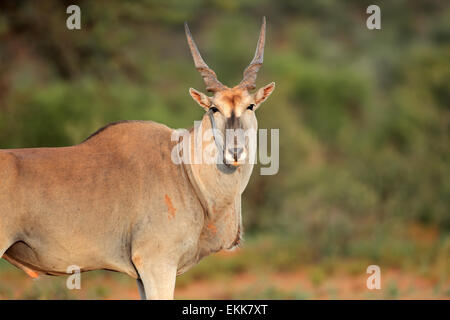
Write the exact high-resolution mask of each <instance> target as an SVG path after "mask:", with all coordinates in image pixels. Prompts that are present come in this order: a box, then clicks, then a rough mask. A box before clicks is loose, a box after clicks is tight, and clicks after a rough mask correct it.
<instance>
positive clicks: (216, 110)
mask: <svg viewBox="0 0 450 320" xmlns="http://www.w3.org/2000/svg"><path fill="white" fill-rule="evenodd" d="M211 111H212V113H216V112H218V111H219V109H217V108H216V107H211Z"/></svg>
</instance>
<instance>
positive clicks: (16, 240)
mask: <svg viewBox="0 0 450 320" xmlns="http://www.w3.org/2000/svg"><path fill="white" fill-rule="evenodd" d="M264 28H265V22H264ZM186 30H187V31H188V29H186ZM260 38H261V37H260ZM259 43H260V42H259ZM190 46H191V49H192V48H194V43H193V40H192V39H191V40H190ZM259 47H261V45H259ZM194 49H195V48H194ZM193 56H194V59H196V65H198V66H199V67H198V68H199V69H200V70H201V72H202V74H203V75H204V76H205V77H206V78H205V79H206V80H205V81H206V82H207V84H209V88H210V89H211V88H213V89H214V96H213V97H208V96H206V95H205V94H203V93H201V92H199V91H197V90H194V89H191V90H190V94H191V96H192V97H193V98H194V100H195V101H197V102H198V103H199V104H200V105H201V106H202V107H203V108H205V109H208V108H210V107H211V106H213V105H214V106H215V107H217V108H218V109H220V112H216V114H215V115H214V119H216V122H217V124H218V127H219V129H220V130H224V128H225V127H226V125H225V123H226V122H227V121H228V122H230V117H232V116H233V117H234V118H233V117H232V118H233V119H235V120H236V123H239V124H241V125H242V127H243V128H244V129H256V128H257V121H256V117H255V114H254V111H252V110H248V109H247V108H248V106H249V105H250V104H255V109H256V108H257V107H258V106H259V104H260V103H262V102H263V101H264V100H265V99H266V98H267V97H268V96H269V95H270V93H271V92H272V91H273V88H274V84H273V83H272V84H269V85H268V86H266V87H264V88H262V89H260V90H258V91H257V92H256V93H255V94H251V93H249V91H248V84H249V83H250V82H251V81H250V80H252V79H253V80H254V78H255V71H254V67H252V68H253V69H252V70H250V71H248V72H247V74H248V79H246V81H245V84H246V86H242V85H240V86H236V87H234V88H231V89H230V88H227V87H225V86H223V85H222V84H221V83H220V82H218V81H217V79H215V78H214V77H215V73H214V72H213V71H212V70H209V69H208V70H206V69H205V67H204V65H206V64H204V61H203V60H201V57H200V56H199V53H198V52H194V53H193ZM199 57H200V58H199ZM255 57H256V55H255ZM258 59H259V58H258ZM258 59H256V60H255V59H254V61H256V62H258V61H260V60H258ZM256 62H255V63H256ZM258 69H259V66H258ZM205 70H206V71H205ZM249 79H250V80H249ZM201 127H202V128H203V129H206V130H207V129H211V121H210V119H209V117H208V115H207V114H205V115H204V116H203V118H202V121H201ZM173 133H174V131H173V129H170V128H168V127H166V126H164V125H162V124H158V123H154V122H148V121H125V122H121V123H115V124H110V125H108V126H106V127H104V128H102V129H100V130H98V131H97V132H96V133H94V134H93V135H91V136H90V137H89V138H88V139H86V140H85V141H84V142H82V143H81V144H78V145H75V146H70V147H62V148H30V149H10V150H0V181H1V183H0V257H3V258H5V259H6V260H8V261H9V262H10V263H12V264H14V265H15V266H17V267H19V268H21V269H22V270H24V271H25V272H26V273H27V274H28V275H30V276H31V277H36V276H37V275H38V274H49V275H63V274H66V272H67V268H68V267H69V266H72V265H76V266H79V267H80V268H81V271H89V270H97V269H106V270H113V271H118V272H122V273H126V274H128V275H130V276H131V277H134V278H137V279H138V284H139V288H141V287H142V286H143V287H144V288H145V293H143V292H141V296H142V297H146V298H148V299H172V298H173V292H174V287H175V278H176V275H177V274H181V273H183V272H185V271H186V270H188V269H189V268H190V267H192V266H193V265H195V264H196V263H197V262H198V261H199V260H200V259H201V258H203V257H204V256H207V255H209V254H211V253H213V252H217V251H219V250H222V249H231V248H233V247H234V246H236V245H238V244H239V243H240V241H241V236H242V235H241V232H242V230H243V229H242V217H241V195H242V193H243V191H244V189H245V187H246V186H247V183H248V181H249V179H250V175H251V172H252V169H253V165H252V164H250V163H249V162H248V161H245V162H242V163H238V164H237V165H239V167H238V168H237V169H236V171H234V172H233V173H231V174H230V173H224V172H222V171H221V170H219V168H218V166H217V165H216V164H206V163H205V162H203V163H202V164H187V163H182V164H175V163H174V162H173V161H172V159H171V155H172V150H173V149H174V147H175V146H176V145H177V144H178V143H180V142H182V141H171V136H172V134H173ZM197 134H199V133H197V132H196V131H195V130H192V131H190V139H191V141H194V140H195V138H196V135H197ZM210 142H211V141H209V142H208V141H203V142H202V143H203V145H202V147H205V146H206V145H207V144H208V143H210ZM190 147H191V157H193V155H194V154H195V152H194V144H193V143H192V144H191V145H190ZM221 151H222V150H216V152H221ZM180 157H181V155H180ZM191 160H192V162H191V163H193V159H191ZM247 160H248V159H247Z"/></svg>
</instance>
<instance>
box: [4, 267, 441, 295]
mask: <svg viewBox="0 0 450 320" xmlns="http://www.w3.org/2000/svg"><path fill="white" fill-rule="evenodd" d="M50 278H51V279H50ZM310 278H311V277H310V275H309V274H308V272H306V271H304V270H298V271H294V272H284V273H272V274H269V275H267V276H265V275H261V274H259V275H253V274H249V273H239V274H235V275H232V276H231V277H228V278H224V279H211V280H207V279H204V280H203V279H202V280H194V281H192V282H189V283H188V284H187V285H184V286H179V287H177V289H176V291H175V298H177V299H230V298H236V297H238V298H239V297H242V298H244V299H250V298H251V297H252V296H253V295H255V296H256V297H261V296H258V293H260V292H261V291H264V290H268V288H270V289H271V290H276V292H281V295H278V296H277V297H276V298H287V299H293V298H294V299H295V298H299V296H298V294H297V296H296V295H295V293H296V292H297V293H301V294H302V296H300V297H301V298H307V299H392V298H398V299H450V296H449V294H450V292H449V289H450V282H447V283H446V284H445V286H444V288H442V285H441V289H440V290H436V285H437V282H435V281H432V280H430V279H427V278H424V277H421V276H418V275H413V274H410V273H405V272H402V271H400V270H388V271H385V272H384V273H383V274H382V288H381V290H368V289H367V288H366V279H367V275H366V274H362V275H348V274H340V273H339V272H334V273H333V275H332V276H330V277H329V278H328V277H325V278H324V279H323V281H322V282H321V283H320V285H318V284H314V283H313V281H312V280H311V279H310ZM0 281H1V282H0V283H1V285H2V287H3V288H9V289H10V290H12V291H13V292H14V294H13V298H14V299H20V298H22V297H23V294H24V293H25V292H26V291H27V290H30V288H31V287H32V286H33V285H34V286H35V287H38V288H39V287H40V286H41V285H44V286H45V283H48V282H50V281H51V282H54V281H58V285H60V286H63V285H64V284H65V281H66V277H57V278H54V277H46V276H44V277H41V278H40V279H37V280H32V279H30V278H29V277H27V276H26V275H25V274H23V275H22V276H18V274H17V273H15V274H14V277H8V278H7V277H5V275H2V276H1V277H0ZM393 285H395V288H394V289H389V288H390V287H391V288H392V286H393ZM98 286H101V287H102V288H104V290H105V291H106V292H105V293H104V294H103V295H102V296H101V298H102V299H138V298H139V296H138V292H137V288H136V286H135V282H134V281H133V280H129V279H127V277H126V276H124V278H122V277H118V276H117V275H112V274H111V273H106V272H105V273H104V274H100V275H99V276H98V277H90V278H88V279H84V281H83V278H82V290H71V291H70V294H71V295H73V296H74V297H76V298H78V299H90V298H93V297H95V296H93V295H92V292H95V290H96V287H98ZM89 292H91V294H89ZM243 292H244V293H245V295H244V296H239V293H243ZM236 294H238V296H236ZM0 298H3V299H4V298H7V297H5V296H3V297H2V296H1V294H0ZM266 298H269V299H270V298H271V297H266Z"/></svg>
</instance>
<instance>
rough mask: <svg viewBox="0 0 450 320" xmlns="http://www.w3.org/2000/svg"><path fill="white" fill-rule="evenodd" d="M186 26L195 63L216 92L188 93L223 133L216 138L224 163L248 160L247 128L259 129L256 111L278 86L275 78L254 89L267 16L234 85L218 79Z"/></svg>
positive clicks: (261, 54)
mask: <svg viewBox="0 0 450 320" xmlns="http://www.w3.org/2000/svg"><path fill="white" fill-rule="evenodd" d="M184 27H185V31H186V37H187V41H188V44H189V48H190V50H191V54H192V57H193V59H194V64H195V67H196V68H197V70H198V71H199V72H200V74H201V76H202V78H203V81H204V82H205V84H206V90H207V91H208V92H211V93H212V94H213V95H212V96H208V95H206V94H204V93H202V92H200V91H198V90H195V89H193V88H190V89H189V93H190V95H191V96H192V98H193V99H194V100H195V101H196V102H197V103H198V104H199V105H200V106H201V107H202V108H204V109H205V111H206V114H205V115H204V117H206V116H208V117H209V118H210V120H211V124H212V127H213V129H215V130H217V131H219V132H220V133H221V134H222V137H224V139H223V140H224V143H223V144H222V143H218V142H217V140H218V137H217V136H216V135H214V139H215V140H216V144H217V146H218V148H219V152H221V153H222V155H221V156H222V157H221V159H224V161H223V164H224V165H225V166H227V167H228V168H233V167H235V168H236V167H238V166H240V165H242V164H244V163H246V161H248V158H249V143H248V139H246V137H245V132H248V131H249V130H251V129H253V130H254V132H256V130H257V127H258V123H257V120H256V116H255V111H256V110H257V109H258V108H259V106H260V105H261V103H263V102H264V101H265V100H266V99H267V98H268V97H269V95H270V94H271V93H272V91H273V90H274V89H275V83H274V82H272V83H270V84H268V85H266V86H264V87H262V88H260V89H258V90H257V91H256V92H254V93H252V92H251V91H252V90H254V89H255V88H256V86H255V81H256V76H257V73H258V71H259V68H261V65H262V63H263V56H264V42H265V36H266V19H265V17H264V18H263V22H262V26H261V31H260V34H259V39H258V44H257V46H256V52H255V56H254V57H253V60H252V61H251V62H250V64H249V65H248V67H247V68H246V69H245V71H244V76H243V79H242V81H241V82H240V83H239V84H238V85H236V86H234V87H232V88H229V87H227V86H225V85H223V84H222V83H221V82H220V81H219V80H218V79H217V75H216V73H215V72H214V71H213V70H212V69H211V68H210V67H208V65H207V64H206V63H205V61H204V60H203V58H202V56H201V55H200V52H199V50H198V48H197V45H196V44H195V42H194V39H193V38H192V35H191V32H190V31H189V27H188V25H187V24H186V23H185V25H184ZM230 132H232V134H231V135H230V134H229V133H230ZM247 138H248V137H247ZM223 140H222V141H223ZM220 149H221V150H220Z"/></svg>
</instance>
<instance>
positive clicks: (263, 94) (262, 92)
mask: <svg viewBox="0 0 450 320" xmlns="http://www.w3.org/2000/svg"><path fill="white" fill-rule="evenodd" d="M274 89H275V82H271V83H269V84H268V85H266V86H264V87H262V88H261V89H259V90H258V91H257V92H256V93H255V104H256V105H257V106H259V104H261V103H263V102H264V101H266V99H267V98H268V97H269V96H270V94H271V93H272V92H273V90H274Z"/></svg>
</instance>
